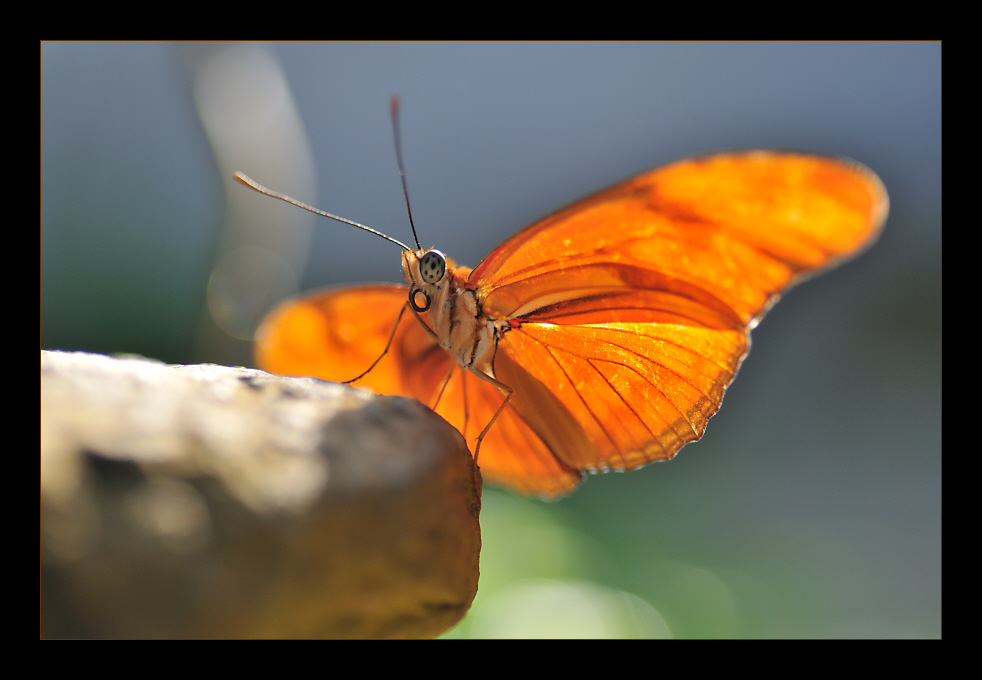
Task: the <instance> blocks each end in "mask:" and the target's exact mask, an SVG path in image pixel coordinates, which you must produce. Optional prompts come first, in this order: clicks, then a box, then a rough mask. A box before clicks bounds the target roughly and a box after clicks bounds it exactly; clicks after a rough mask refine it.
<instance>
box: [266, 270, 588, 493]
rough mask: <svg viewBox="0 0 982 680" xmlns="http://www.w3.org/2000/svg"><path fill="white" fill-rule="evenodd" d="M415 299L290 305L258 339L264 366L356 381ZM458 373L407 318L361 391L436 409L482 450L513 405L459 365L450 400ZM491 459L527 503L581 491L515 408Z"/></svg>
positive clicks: (368, 293) (384, 291)
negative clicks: (537, 496)
mask: <svg viewBox="0 0 982 680" xmlns="http://www.w3.org/2000/svg"><path fill="white" fill-rule="evenodd" d="M407 293H408V289H407V288H406V287H405V286H392V285H370V286H354V287H347V288H335V289H330V290H325V291H320V292H316V293H313V294H310V295H306V296H304V297H301V298H298V299H296V300H290V301H288V302H285V303H283V304H281V305H280V306H279V307H277V309H275V310H274V311H273V312H271V313H270V315H269V316H268V317H267V319H266V320H265V321H264V322H263V325H262V326H261V327H260V329H259V332H258V333H257V334H256V347H255V352H256V365H257V366H259V367H260V368H262V369H263V370H266V371H269V372H271V373H278V374H281V375H297V376H313V377H317V378H321V379H324V380H333V381H346V380H350V379H352V378H354V377H356V376H358V375H359V374H361V373H362V372H363V371H365V370H366V369H367V368H368V367H369V366H371V365H372V362H374V361H375V360H376V359H377V358H378V357H379V356H380V355H381V354H382V351H383V350H384V349H385V345H386V342H387V341H388V339H389V337H390V335H392V331H393V328H394V326H395V324H396V319H397V318H398V317H399V311H400V310H401V309H402V307H403V306H404V305H405V304H406V300H407ZM450 365H451V360H450V355H449V354H447V352H446V351H444V350H443V349H441V348H440V346H439V345H437V344H436V343H435V342H434V341H433V340H432V338H431V337H430V335H429V334H428V333H427V332H426V331H425V330H424V329H423V327H422V326H421V325H420V323H419V321H418V320H417V319H416V318H415V317H414V316H413V315H412V314H411V312H408V311H407V312H406V313H405V314H404V315H403V318H402V321H401V322H400V323H399V327H398V328H397V329H396V332H395V335H394V336H393V338H392V344H391V346H390V349H389V352H388V354H386V355H385V357H383V358H382V360H381V361H379V362H378V364H377V365H376V366H375V368H373V369H372V370H371V371H370V372H369V373H368V374H367V375H366V376H365V377H364V378H362V379H360V380H358V381H357V382H356V383H354V384H355V386H357V387H360V388H363V389H369V390H372V391H374V392H377V393H379V394H396V395H404V396H410V397H413V398H415V399H418V400H419V401H420V402H422V403H424V404H426V405H428V406H431V407H433V406H435V407H436V412H437V413H439V414H440V415H441V416H443V418H444V419H446V420H447V422H449V423H450V424H451V425H453V426H454V427H455V428H457V430H458V431H460V432H461V433H462V434H463V435H464V438H465V439H466V440H467V442H468V444H469V445H470V446H471V449H472V450H473V448H474V445H475V443H476V439H477V437H478V435H480V433H481V431H482V430H483V429H484V426H485V425H487V424H488V423H489V422H491V419H492V418H493V417H494V414H495V411H497V410H498V407H499V406H500V405H501V402H502V400H503V399H504V397H503V396H502V394H501V393H500V392H498V390H497V389H496V388H494V387H493V386H492V385H490V384H488V383H487V382H484V381H483V380H480V379H479V378H477V377H475V376H474V375H472V374H471V373H468V372H466V371H462V370H461V369H460V368H459V367H457V366H456V365H454V370H453V372H452V374H451V375H450V377H449V380H447V383H446V386H445V387H444V388H443V392H442V395H441V394H440V389H441V387H442V386H443V382H444V380H445V379H446V378H447V374H448V372H449V370H450ZM438 396H439V400H438V399H437V398H438ZM481 451H482V453H481V471H482V473H483V474H484V476H485V477H486V478H487V479H489V480H492V481H495V482H497V483H500V484H504V485H506V486H509V487H511V488H513V489H515V490H517V491H519V492H522V493H529V494H531V493H537V494H540V495H547V496H556V495H560V494H562V493H566V492H568V491H570V490H572V489H573V488H574V487H575V486H576V485H577V484H578V483H579V481H580V473H579V472H578V471H577V470H575V469H572V468H570V467H569V466H566V465H564V464H563V463H562V462H560V461H559V459H557V458H556V457H555V456H554V455H553V453H552V451H550V450H549V448H548V447H546V445H545V444H544V443H543V441H542V439H541V438H540V437H539V436H537V435H536V434H535V432H533V431H532V429H531V428H530V427H529V426H528V424H527V423H526V422H525V420H524V419H522V417H521V416H519V415H518V413H517V412H515V411H514V410H513V409H511V408H506V409H505V410H504V411H503V412H502V414H501V416H500V417H499V418H498V420H497V421H496V422H495V424H494V427H492V428H491V430H490V431H489V432H488V434H487V436H486V437H485V439H484V441H483V443H482V448H481Z"/></svg>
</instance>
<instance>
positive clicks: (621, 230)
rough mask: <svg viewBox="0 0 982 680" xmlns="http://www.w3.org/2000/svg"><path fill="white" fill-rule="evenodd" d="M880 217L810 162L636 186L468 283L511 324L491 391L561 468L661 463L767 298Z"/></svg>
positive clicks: (731, 158) (744, 163) (758, 161)
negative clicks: (501, 386)
mask: <svg viewBox="0 0 982 680" xmlns="http://www.w3.org/2000/svg"><path fill="white" fill-rule="evenodd" d="M887 211H888V200H887V194H886V191H885V189H884V187H883V184H882V183H881V182H880V180H879V178H878V177H876V175H875V174H873V173H872V172H871V171H869V170H868V169H866V168H864V167H862V166H859V165H858V164H854V163H849V162H842V161H836V160H831V159H825V158H817V157H812V156H802V155H795V154H780V153H769V152H751V153H744V154H723V155H718V156H712V157H708V158H705V159H699V160H689V161H682V162H679V163H675V164H672V165H669V166H666V167H664V168H660V169H657V170H654V171H651V172H648V173H645V174H642V175H640V176H638V177H636V178H634V179H632V180H629V181H627V182H625V183H623V184H620V185H618V186H616V187H613V188H611V189H608V190H607V191H604V192H601V193H599V194H596V195H594V196H592V197H589V198H586V199H584V200H582V201H579V202H578V203H575V204H573V205H572V206H569V207H568V208H565V209H563V210H561V211H559V212H557V213H555V214H553V215H551V216H549V217H547V218H545V219H544V220H542V221H540V222H538V223H536V224H533V225H532V226H530V227H528V228H526V229H525V230H523V231H521V232H519V233H518V234H516V235H515V236H514V237H512V238H511V239H509V240H508V241H506V242H505V243H503V244H502V245H501V246H500V247H499V248H497V249H496V250H495V251H494V252H493V253H491V254H490V255H489V256H488V257H487V258H486V259H485V260H484V261H483V262H482V263H481V264H480V265H478V267H476V268H475V269H474V270H473V272H472V273H471V276H470V280H469V285H470V286H472V287H473V288H475V289H476V290H477V292H478V297H479V299H480V300H481V301H482V305H483V308H484V309H485V311H487V312H489V313H491V314H493V315H495V316H498V317H499V318H506V319H509V320H511V321H512V322H513V324H512V325H513V329H512V330H511V331H509V332H507V333H505V335H504V337H503V338H502V339H501V340H500V341H499V343H498V349H497V354H496V357H495V362H494V370H495V376H496V377H497V379H498V380H500V381H501V382H503V383H505V384H507V385H509V386H511V387H512V388H513V389H514V393H513V395H512V398H511V403H510V405H511V407H512V408H513V409H514V410H515V411H516V412H517V413H518V414H520V416H521V417H522V419H523V420H524V421H525V422H526V424H527V425H528V426H529V427H530V428H531V429H532V430H533V431H534V432H535V433H536V434H537V435H538V436H539V437H540V438H541V439H542V440H543V442H544V443H545V445H546V446H547V447H548V448H549V450H550V451H551V452H552V453H553V454H554V455H555V456H556V458H557V459H558V460H559V461H560V462H561V463H562V464H563V465H564V466H565V467H568V468H572V469H574V470H605V469H628V468H633V467H637V466H639V465H642V464H644V463H646V462H650V461H653V460H664V459H667V458H671V457H672V456H673V455H675V453H677V451H678V450H679V448H681V447H682V446H683V445H684V444H685V443H686V442H689V441H692V440H694V439H698V438H699V437H701V436H702V433H703V431H704V430H705V427H706V422H707V420H708V419H709V417H710V416H712V415H713V414H714V413H715V412H716V411H717V409H718V408H719V405H720V402H721V400H722V398H723V393H724V392H725V390H726V387H727V386H728V385H729V383H730V382H731V381H732V379H733V377H734V376H735V374H736V371H737V369H738V368H739V365H740V362H741V361H742V359H743V356H744V355H745V353H746V351H747V349H748V347H749V331H750V329H751V328H752V327H753V326H754V325H756V323H757V321H758V320H759V319H760V317H761V316H762V315H763V314H764V313H765V312H766V311H767V309H768V308H769V306H770V305H771V304H773V303H774V302H775V301H776V300H777V297H778V295H779V293H780V292H781V291H782V290H783V289H785V288H787V287H788V286H789V285H791V284H793V283H794V282H795V281H797V280H799V279H800V278H801V277H802V276H804V275H807V274H810V273H813V272H815V271H817V270H819V269H822V268H824V267H828V266H830V265H831V264H833V263H835V262H837V261H839V260H841V259H843V258H846V257H849V256H852V255H854V254H856V253H857V252H858V251H859V250H860V249H862V248H863V247H864V246H866V245H868V244H869V243H871V242H872V240H874V239H875V237H876V235H877V234H878V232H879V230H880V228H881V226H882V224H883V222H884V220H885V219H886V215H887ZM492 429H493V428H492ZM483 462H484V461H483V453H482V464H483Z"/></svg>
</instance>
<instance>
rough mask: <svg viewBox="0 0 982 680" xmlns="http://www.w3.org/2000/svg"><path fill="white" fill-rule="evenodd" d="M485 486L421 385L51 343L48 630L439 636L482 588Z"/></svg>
mask: <svg viewBox="0 0 982 680" xmlns="http://www.w3.org/2000/svg"><path fill="white" fill-rule="evenodd" d="M480 495H481V482H480V473H479V472H478V471H477V470H476V469H475V467H474V464H473V459H472V458H471V456H470V453H469V452H468V451H467V448H466V445H465V444H464V441H463V438H462V437H461V436H460V434H459V433H458V432H457V431H456V430H455V429H453V428H452V427H451V426H450V425H449V424H447V423H446V422H445V421H444V420H443V419H442V418H440V417H439V416H437V415H436V414H434V413H433V412H432V411H430V410H429V409H427V408H426V407H424V406H422V405H420V404H419V403H418V402H415V401H413V400H411V399H406V398H402V397H384V396H378V395H373V394H369V393H367V392H363V391H360V390H357V389H354V388H350V387H346V386H343V385H338V384H334V383H327V382H324V381H320V380H317V379H313V378H286V377H279V376H273V375H269V374H267V373H263V372H262V371H256V370H250V369H244V368H228V367H223V366H213V365H200V366H168V365H165V364H162V363H159V362H155V361H150V360H146V359H142V358H135V357H129V358H111V357H106V356H100V355H92V354H83V353H62V352H44V351H42V352H41V635H42V636H43V637H107V638H115V637H129V638H133V637H140V638H157V637H185V638H186V637H223V638H242V637H290V638H312V637H318V638H406V637H434V636H436V635H438V634H440V633H441V632H443V631H445V630H447V629H448V628H450V627H451V626H453V625H454V624H455V623H456V622H457V621H459V620H460V619H461V618H462V617H463V615H464V614H465V613H466V611H467V609H468V607H469V606H470V603H471V601H472V599H473V598H474V594H475V593H476V591H477V579H478V558H479V553H480V544H481V538H480V526H479V524H478V518H479V513H480Z"/></svg>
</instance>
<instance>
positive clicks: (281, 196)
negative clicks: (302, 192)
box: [235, 172, 419, 250]
mask: <svg viewBox="0 0 982 680" xmlns="http://www.w3.org/2000/svg"><path fill="white" fill-rule="evenodd" d="M235 181H236V182H239V183H241V184H245V185H246V186H247V187H249V188H251V189H255V190H256V191H258V192H259V193H261V194H266V195H267V196H272V197H273V198H278V199H280V200H281V201H286V202H287V203H290V204H292V205H295V206H297V207H298V208H303V209H304V210H309V211H310V212H312V213H314V214H315V215H320V216H322V217H330V218H331V219H332V220H337V221H338V222H344V223H345V224H350V225H351V226H353V227H358V228H359V229H364V230H365V231H370V232H372V233H373V234H375V235H376V236H381V237H382V238H384V239H386V240H387V241H392V242H393V243H395V244H396V245H397V246H399V247H400V248H402V249H403V250H411V248H410V247H409V246H407V245H406V244H405V243H403V242H402V241H397V240H395V239H394V238H392V237H391V236H386V235H385V234H383V233H382V232H380V231H377V230H375V229H372V228H371V227H366V226H365V225H364V224H358V223H357V222H352V221H351V220H346V219H344V218H343V217H338V216H337V215H332V214H331V213H329V212H324V211H323V210H318V209H317V208H314V207H312V206H309V205H307V204H306V203H301V202H300V201H298V200H297V199H295V198H290V197H289V196H287V195H285V194H280V193H277V192H275V191H273V190H272V189H267V188H266V187H264V186H263V185H262V184H259V183H258V182H256V181H255V180H253V179H250V178H249V177H246V176H245V175H244V174H242V173H241V172H236V173H235ZM414 234H415V232H414ZM416 245H419V242H418V241H417V243H416Z"/></svg>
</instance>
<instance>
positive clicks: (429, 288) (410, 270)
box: [402, 248, 454, 312]
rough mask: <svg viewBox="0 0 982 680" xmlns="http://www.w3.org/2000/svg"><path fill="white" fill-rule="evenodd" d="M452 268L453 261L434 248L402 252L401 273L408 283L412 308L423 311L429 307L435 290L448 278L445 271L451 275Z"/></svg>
mask: <svg viewBox="0 0 982 680" xmlns="http://www.w3.org/2000/svg"><path fill="white" fill-rule="evenodd" d="M453 268H454V267H453V262H452V261H450V260H448V259H447V256H446V255H444V254H443V253H441V252H440V251H439V250H436V249H435V248H431V249H430V250H428V251H426V252H423V251H421V250H419V251H414V250H404V251H403V252H402V273H403V275H404V276H405V277H406V283H408V284H409V304H410V305H412V307H413V309H415V310H416V311H417V312H425V311H426V310H428V309H429V308H430V305H431V304H432V302H433V298H434V297H435V295H436V291H438V290H439V289H440V287H441V286H442V285H443V282H444V281H445V280H446V279H447V278H448V274H447V272H448V271H450V272H451V275H452V272H453Z"/></svg>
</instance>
